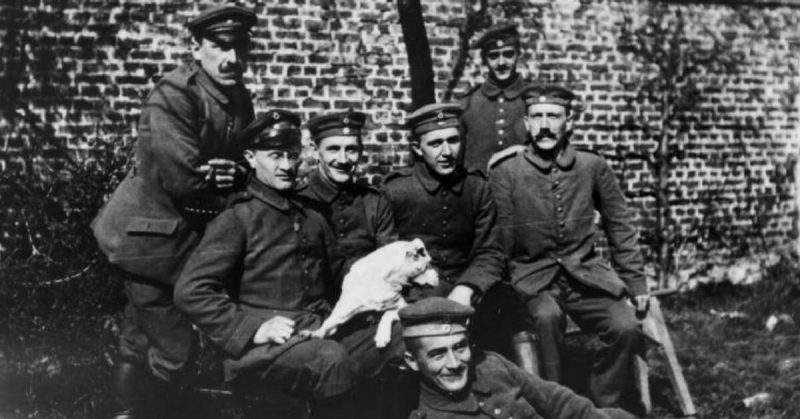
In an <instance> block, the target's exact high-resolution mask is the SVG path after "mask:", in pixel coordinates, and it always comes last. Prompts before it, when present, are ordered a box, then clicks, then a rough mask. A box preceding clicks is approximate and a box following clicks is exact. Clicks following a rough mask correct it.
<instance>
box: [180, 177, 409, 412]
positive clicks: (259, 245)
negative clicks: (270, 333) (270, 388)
mask: <svg viewBox="0 0 800 419" xmlns="http://www.w3.org/2000/svg"><path fill="white" fill-rule="evenodd" d="M314 205H316V204H315V203H313V202H311V201H309V200H307V199H305V198H302V197H298V196H291V197H290V196H287V195H285V194H282V193H278V192H277V191H275V190H274V189H271V188H269V187H268V186H266V185H265V184H263V183H261V182H260V181H258V180H257V179H255V178H253V179H251V181H250V183H249V185H248V188H247V190H246V191H245V192H243V193H240V194H238V195H237V196H235V197H233V198H232V200H231V204H230V206H229V208H227V209H226V210H225V211H223V212H222V213H221V214H220V215H219V216H217V217H216V218H215V219H214V220H213V221H211V222H210V223H209V225H208V228H207V229H206V233H205V235H204V236H203V239H202V241H201V242H200V244H199V245H198V246H197V249H196V250H195V252H194V253H193V254H192V256H191V257H190V258H189V260H188V262H187V264H186V268H185V269H184V271H183V273H182V275H181V277H180V279H179V280H178V282H177V284H176V287H175V301H176V304H178V306H179V307H180V308H181V309H182V310H183V311H184V312H185V313H187V315H188V316H189V317H190V318H191V319H192V321H194V322H195V324H197V325H198V326H199V327H200V328H201V329H202V330H203V332H205V333H206V334H207V335H208V336H209V338H211V340H212V341H214V342H215V343H216V344H217V345H218V346H219V347H221V348H222V349H224V350H225V352H226V353H227V354H228V355H229V358H228V359H227V360H226V362H225V372H226V378H227V379H228V380H236V379H237V378H240V377H249V378H253V377H257V378H260V379H261V380H262V381H263V382H267V383H269V382H272V383H273V384H277V385H279V386H283V387H284V389H286V390H292V391H296V392H298V393H300V394H302V395H308V394H312V395H314V396H317V397H330V396H334V395H337V394H340V393H343V392H345V391H348V390H350V389H351V387H352V385H353V383H354V380H355V379H356V378H357V376H359V375H374V374H376V373H377V372H378V371H379V370H380V368H382V365H383V363H384V361H386V360H387V357H388V356H390V355H392V356H399V352H398V349H397V345H395V346H393V347H390V348H387V349H386V350H385V351H384V352H381V353H378V351H377V349H376V348H375V347H374V344H372V345H368V344H367V342H369V343H372V337H373V335H374V332H375V329H374V328H369V327H366V328H359V329H357V330H356V329H354V328H353V327H352V326H353V325H344V326H343V327H342V328H341V329H343V330H340V335H337V336H335V338H336V339H337V340H338V341H339V342H337V341H333V340H329V339H310V340H309V339H305V338H301V337H299V336H298V335H295V336H293V337H292V338H291V339H290V340H289V341H288V342H286V343H284V344H282V345H281V344H276V343H268V344H265V345H254V344H253V343H252V339H253V336H254V335H255V333H256V331H257V330H258V328H259V327H260V326H261V324H262V323H263V322H265V321H267V320H269V319H271V318H273V317H275V316H283V317H288V318H290V319H292V320H294V321H295V322H296V325H295V331H300V330H303V329H312V330H313V329H316V328H318V327H319V326H320V324H321V323H322V320H323V319H324V317H325V316H327V315H328V314H329V312H330V305H329V304H328V302H327V300H326V299H325V298H324V297H325V293H326V287H328V286H330V284H331V282H332V278H333V273H332V272H331V266H332V264H333V263H334V262H335V259H337V255H336V242H335V238H334V236H333V231H332V230H331V228H330V226H329V225H328V223H327V221H326V220H325V218H324V216H323V215H322V214H321V213H320V212H319V211H318V209H315V208H313V206H314ZM348 326H349V327H348ZM356 360H358V362H357V361H356ZM304 374H305V375H304ZM308 374H310V375H308ZM298 380H299V381H298ZM292 382H294V383H295V384H291V383H292Z"/></svg>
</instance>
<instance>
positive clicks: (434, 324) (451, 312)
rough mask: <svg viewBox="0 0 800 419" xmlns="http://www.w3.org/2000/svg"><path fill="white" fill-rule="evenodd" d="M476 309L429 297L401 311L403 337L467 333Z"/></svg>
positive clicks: (444, 299)
mask: <svg viewBox="0 0 800 419" xmlns="http://www.w3.org/2000/svg"><path fill="white" fill-rule="evenodd" d="M473 314H475V309H474V308H472V307H470V306H465V305H463V304H459V303H457V302H455V301H453V300H450V299H448V298H443V297H429V298H425V299H422V300H419V301H417V302H415V303H412V304H409V305H407V306H405V307H403V308H401V309H400V312H399V316H400V324H401V325H402V326H403V337H406V338H413V337H423V336H447V335H455V334H458V333H465V332H466V331H467V326H468V325H469V319H470V317H472V315H473Z"/></svg>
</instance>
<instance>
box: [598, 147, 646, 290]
mask: <svg viewBox="0 0 800 419" xmlns="http://www.w3.org/2000/svg"><path fill="white" fill-rule="evenodd" d="M598 166H599V172H600V173H599V174H598V176H597V177H596V179H597V182H596V183H595V202H596V203H597V205H598V208H597V210H598V211H600V215H601V217H602V223H603V229H604V230H605V233H606V238H607V239H608V244H609V247H610V250H611V260H612V262H613V264H614V268H615V269H616V270H617V274H618V275H619V277H620V279H622V281H623V282H625V284H626V285H627V287H628V291H629V292H630V293H631V295H642V294H646V293H647V280H646V278H645V274H644V262H643V260H642V254H641V253H640V252H639V244H638V241H637V237H636V231H635V230H634V229H633V227H632V226H631V223H630V215H629V211H628V208H627V205H626V203H625V195H624V194H623V193H622V190H621V189H620V187H619V184H618V183H617V178H616V176H614V172H613V171H612V170H611V167H609V166H608V164H607V163H606V162H605V161H603V160H599V162H598Z"/></svg>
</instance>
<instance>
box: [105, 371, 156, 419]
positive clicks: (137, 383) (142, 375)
mask: <svg viewBox="0 0 800 419" xmlns="http://www.w3.org/2000/svg"><path fill="white" fill-rule="evenodd" d="M148 376H149V373H148V371H147V370H146V369H145V368H144V366H143V365H141V364H139V363H135V362H131V361H129V360H127V359H120V360H119V361H117V363H116V364H115V365H114V369H113V371H112V372H111V381H112V387H113V391H114V400H115V401H116V402H117V405H118V406H119V408H120V409H119V410H118V411H117V412H115V413H114V414H113V415H112V416H111V418H112V419H143V418H146V417H147V412H146V410H147V404H148V387H147V381H148Z"/></svg>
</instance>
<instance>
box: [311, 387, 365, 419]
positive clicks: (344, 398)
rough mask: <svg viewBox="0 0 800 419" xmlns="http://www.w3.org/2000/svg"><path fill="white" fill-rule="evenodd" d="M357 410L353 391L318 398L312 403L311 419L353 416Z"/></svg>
mask: <svg viewBox="0 0 800 419" xmlns="http://www.w3.org/2000/svg"><path fill="white" fill-rule="evenodd" d="M355 412H356V409H355V399H354V398H353V393H352V392H347V393H345V394H342V395H339V396H334V397H328V398H325V399H321V400H316V401H314V403H312V405H311V419H340V418H353V417H355Z"/></svg>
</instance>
